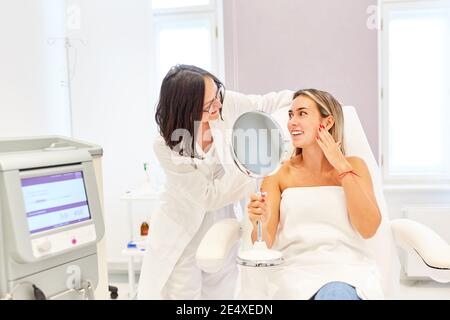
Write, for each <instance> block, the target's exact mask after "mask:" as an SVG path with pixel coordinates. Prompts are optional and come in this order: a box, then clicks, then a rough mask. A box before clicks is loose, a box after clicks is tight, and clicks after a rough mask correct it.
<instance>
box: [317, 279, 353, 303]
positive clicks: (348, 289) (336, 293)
mask: <svg viewBox="0 0 450 320" xmlns="http://www.w3.org/2000/svg"><path fill="white" fill-rule="evenodd" d="M311 300H361V298H360V297H358V295H357V294H356V289H355V287H353V286H351V285H349V284H347V283H345V282H339V281H334V282H329V283H327V284H325V285H324V286H323V287H322V288H320V289H319V291H317V292H316V294H315V295H314V296H313V297H312V298H311Z"/></svg>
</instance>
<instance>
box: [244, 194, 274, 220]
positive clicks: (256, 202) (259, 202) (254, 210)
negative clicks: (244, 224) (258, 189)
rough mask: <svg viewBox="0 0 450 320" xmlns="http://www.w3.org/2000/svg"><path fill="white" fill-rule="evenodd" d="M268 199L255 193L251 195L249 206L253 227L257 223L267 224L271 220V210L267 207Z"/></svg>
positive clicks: (248, 210)
mask: <svg viewBox="0 0 450 320" xmlns="http://www.w3.org/2000/svg"><path fill="white" fill-rule="evenodd" d="M266 197H267V196H262V195H258V194H256V193H253V194H251V195H250V203H249V204H248V205H247V212H248V217H249V219H250V221H251V222H252V224H253V225H256V222H257V221H262V222H263V223H264V222H267V221H269V219H270V210H269V208H268V207H267V203H266Z"/></svg>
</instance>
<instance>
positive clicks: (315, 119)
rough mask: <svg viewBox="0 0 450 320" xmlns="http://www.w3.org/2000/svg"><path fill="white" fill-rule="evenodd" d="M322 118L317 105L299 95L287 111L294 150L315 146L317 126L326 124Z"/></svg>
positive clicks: (325, 119) (325, 120)
mask: <svg viewBox="0 0 450 320" xmlns="http://www.w3.org/2000/svg"><path fill="white" fill-rule="evenodd" d="M327 120H328V117H326V118H323V117H322V116H321V114H320V112H319V108H318V107H317V104H316V103H315V102H314V101H313V100H312V99H310V98H308V97H306V96H304V95H300V96H298V97H297V98H295V99H294V101H293V102H292V105H291V108H290V109H289V121H288V130H289V133H290V134H291V139H292V143H293V145H294V146H295V147H296V148H305V147H307V146H310V145H313V144H314V145H315V144H317V142H316V136H317V132H318V130H319V126H320V125H321V124H322V125H324V126H325V125H326V124H327V123H328V121H327Z"/></svg>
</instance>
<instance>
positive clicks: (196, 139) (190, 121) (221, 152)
mask: <svg viewBox="0 0 450 320" xmlns="http://www.w3.org/2000/svg"><path fill="white" fill-rule="evenodd" d="M292 94H293V92H291V91H287V90H286V91H282V92H280V93H269V94H267V95H263V96H257V95H243V94H239V93H235V92H227V94H226V97H225V90H224V86H223V84H222V83H221V82H220V80H219V79H217V78H216V77H215V76H214V75H212V74H210V73H209V72H207V71H205V70H203V69H200V68H198V67H195V66H189V65H177V66H175V67H173V68H171V69H170V71H169V72H168V73H167V75H166V77H165V78H164V80H163V82H162V85H161V91H160V97H159V102H158V105H157V110H156V115H155V119H156V123H157V124H158V127H159V132H160V135H161V136H158V137H157V138H156V140H155V142H154V151H155V155H156V157H157V158H158V160H159V162H160V164H161V166H162V168H163V170H164V171H165V175H166V184H165V186H164V189H163V192H162V194H161V197H160V203H161V204H160V207H159V209H158V210H156V211H155V213H154V214H153V216H152V232H151V235H150V237H149V240H148V244H147V251H146V255H145V256H144V259H143V264H142V269H141V276H140V280H139V287H138V299H233V298H234V291H235V286H236V284H237V276H238V269H237V266H236V263H235V258H236V254H237V249H238V247H237V246H236V247H235V248H233V250H232V253H231V254H230V256H229V260H228V262H227V263H226V264H225V266H224V268H223V269H222V270H220V271H219V272H217V273H210V274H208V273H205V272H203V271H202V270H201V269H199V268H198V267H197V265H196V261H195V254H196V251H197V247H198V245H199V244H200V241H201V240H202V238H203V236H204V235H205V233H206V232H207V231H208V229H209V228H210V227H211V226H212V225H213V224H214V223H215V222H217V221H218V220H220V219H224V218H235V217H236V213H239V210H240V207H239V206H238V203H237V202H238V201H239V200H240V199H242V198H244V197H245V196H248V195H249V194H250V193H251V192H252V191H254V182H253V181H252V180H250V178H248V177H246V176H245V175H244V174H242V173H241V172H240V171H238V169H237V168H236V167H235V165H234V163H233V161H232V159H231V157H230V151H229V150H230V148H229V138H230V136H231V135H230V134H227V133H228V131H229V130H230V128H231V127H232V125H233V123H234V121H235V120H236V119H237V117H238V116H239V115H240V114H242V113H244V112H247V111H251V110H256V109H258V110H263V111H265V112H268V113H272V112H274V111H275V110H277V109H278V108H281V107H284V106H288V105H289V104H290V103H291V101H292Z"/></svg>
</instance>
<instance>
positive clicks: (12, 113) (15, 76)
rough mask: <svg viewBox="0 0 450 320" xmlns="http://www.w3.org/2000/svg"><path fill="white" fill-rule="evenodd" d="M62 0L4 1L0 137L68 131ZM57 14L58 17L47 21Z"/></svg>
mask: <svg viewBox="0 0 450 320" xmlns="http://www.w3.org/2000/svg"><path fill="white" fill-rule="evenodd" d="M64 10H65V3H64V1H51V0H14V1H13V0H2V1H0V137H12V136H32V135H44V134H62V135H70V118H69V109H68V104H67V88H66V87H65V86H64V83H62V82H63V81H65V80H66V72H65V71H66V70H65V63H64V62H65V61H64V47H63V43H62V42H58V41H56V42H55V43H54V44H51V41H50V40H51V39H52V38H60V37H64V31H65V29H64ZM50 15H53V16H55V17H58V18H57V19H49V16H50Z"/></svg>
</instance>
